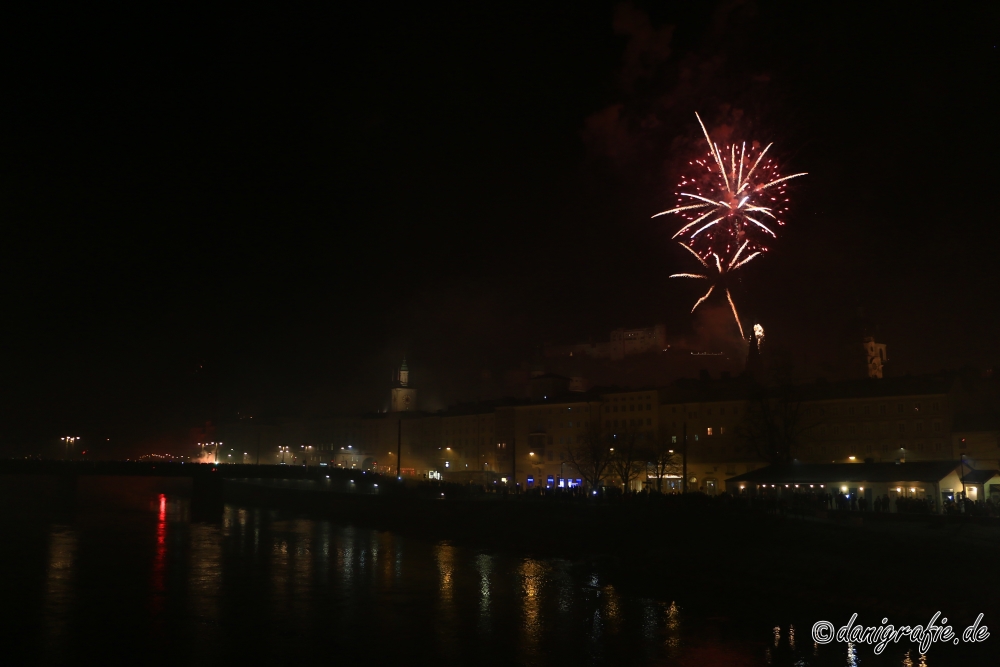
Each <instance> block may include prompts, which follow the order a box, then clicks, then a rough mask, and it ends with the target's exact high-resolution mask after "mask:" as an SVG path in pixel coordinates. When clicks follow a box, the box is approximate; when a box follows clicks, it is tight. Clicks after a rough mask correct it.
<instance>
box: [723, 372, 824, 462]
mask: <svg viewBox="0 0 1000 667" xmlns="http://www.w3.org/2000/svg"><path fill="white" fill-rule="evenodd" d="M804 417H805V415H804V411H803V409H802V403H801V402H800V401H799V400H798V397H797V396H796V395H795V392H794V388H793V387H792V386H791V385H789V384H783V385H780V386H776V387H763V386H760V385H754V386H753V387H752V388H751V391H750V398H749V400H748V401H747V407H746V411H745V414H744V417H743V421H742V423H741V424H740V425H739V426H738V427H737V429H736V433H737V435H739V436H740V437H741V438H743V440H745V441H746V442H747V443H748V444H749V445H750V446H751V447H752V448H753V449H754V450H755V451H756V452H757V455H758V456H760V457H761V458H762V459H764V460H765V461H767V462H768V463H790V462H791V461H792V458H793V454H794V452H795V451H796V449H797V447H798V446H799V445H800V444H801V441H802V438H803V436H804V434H805V433H806V431H808V430H809V429H811V428H812V427H813V424H812V423H809V422H808V421H807V420H806V419H805V418H804Z"/></svg>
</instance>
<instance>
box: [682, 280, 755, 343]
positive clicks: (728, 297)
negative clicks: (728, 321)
mask: <svg viewBox="0 0 1000 667" xmlns="http://www.w3.org/2000/svg"><path fill="white" fill-rule="evenodd" d="M708 291H709V293H711V291H712V290H708ZM705 296H708V295H707V294H706V295H705ZM726 298H727V299H729V305H730V306H731V307H732V309H733V317H735V318H736V326H738V327H739V328H740V338H743V339H745V338H746V336H744V335H743V325H742V324H740V314H739V313H737V312H736V304H735V303H733V295H732V294H730V293H729V288H728V287H727V288H726ZM691 312H692V313H693V312H694V311H693V310H692V311H691Z"/></svg>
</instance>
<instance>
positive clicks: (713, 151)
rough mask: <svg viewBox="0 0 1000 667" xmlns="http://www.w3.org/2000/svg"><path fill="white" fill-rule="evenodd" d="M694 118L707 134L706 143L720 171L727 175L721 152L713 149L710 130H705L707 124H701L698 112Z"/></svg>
mask: <svg viewBox="0 0 1000 667" xmlns="http://www.w3.org/2000/svg"><path fill="white" fill-rule="evenodd" d="M694 117H695V118H697V119H698V124H699V125H701V131H702V132H704V133H705V141H707V142H708V150H710V151H712V157H714V158H715V161H716V162H717V163H718V165H719V171H721V172H722V173H723V175H725V173H726V168H725V167H723V166H722V158H721V157H720V156H719V151H718V149H717V148H714V149H713V147H712V139H711V137H709V136H708V130H706V129H705V124H704V123H703V122H701V116H699V115H698V112H697V111H695V112H694ZM727 189H728V186H727Z"/></svg>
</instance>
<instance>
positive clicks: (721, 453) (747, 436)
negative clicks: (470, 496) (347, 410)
mask: <svg viewBox="0 0 1000 667" xmlns="http://www.w3.org/2000/svg"><path fill="white" fill-rule="evenodd" d="M530 382H531V390H530V391H529V397H528V398H524V399H503V400H495V401H487V402H481V403H470V404H461V405H456V406H454V407H452V408H450V409H448V410H443V411H439V412H435V413H425V412H420V411H418V410H416V409H415V406H416V392H415V390H414V388H413V387H412V386H411V385H410V383H409V373H408V370H407V368H406V365H405V362H404V364H403V367H402V368H401V369H400V373H399V376H398V382H397V385H398V386H396V387H394V388H393V390H392V394H393V395H392V401H391V405H392V409H391V410H389V411H387V412H381V413H374V414H366V415H358V416H345V417H338V418H332V419H324V420H309V421H298V422H288V423H283V424H279V425H271V426H260V425H251V424H250V423H247V422H239V423H236V424H232V425H228V426H225V427H223V431H224V432H223V433H222V434H220V438H219V439H220V440H224V441H225V442H226V443H227V445H226V447H225V450H224V451H227V452H228V453H226V454H224V455H223V457H222V458H221V459H220V460H222V461H226V460H230V461H233V460H241V461H248V462H254V461H259V462H260V463H275V462H285V463H294V464H302V463H308V464H313V465H321V464H325V465H333V466H340V467H345V468H356V469H369V470H375V471H379V472H384V473H390V474H396V473H397V471H398V473H399V474H400V475H403V476H406V477H410V478H417V479H444V480H451V481H464V482H474V483H482V484H507V485H519V486H520V488H522V489H527V488H534V487H556V488H558V487H565V486H574V485H576V484H578V483H580V482H581V480H582V479H583V477H584V476H583V475H581V474H580V472H579V471H577V470H575V469H574V468H573V466H572V464H571V463H570V459H571V456H570V454H571V450H572V449H573V448H576V447H580V446H581V445H582V443H583V442H584V439H585V438H586V437H587V435H588V432H590V433H592V432H593V431H594V429H597V430H599V431H601V432H603V433H605V434H607V435H608V436H609V437H611V436H614V435H615V434H621V433H625V432H629V433H633V434H637V435H638V437H639V438H640V439H644V440H647V441H649V442H654V441H657V440H659V441H660V442H669V444H670V446H672V448H673V449H674V450H675V456H676V462H677V465H676V467H675V469H674V470H672V471H671V473H670V475H669V476H668V478H667V480H666V481H667V488H668V489H677V490H679V489H681V488H682V487H683V486H684V477H685V475H684V474H683V471H684V470H686V481H687V485H686V486H687V489H688V490H697V491H702V492H705V493H707V494H716V493H721V492H724V491H726V490H727V481H728V480H732V479H735V478H737V476H741V475H745V474H747V473H750V472H753V471H756V470H759V469H761V468H763V467H765V466H767V465H769V464H770V463H774V462H775V461H776V460H781V461H793V462H797V463H802V464H821V463H822V464H833V463H840V464H849V463H854V464H862V463H865V462H867V463H893V464H896V463H899V464H904V463H914V462H955V461H960V462H962V465H963V466H965V467H966V469H968V470H982V471H989V470H995V469H998V468H1000V392H998V389H997V382H996V380H995V379H994V378H993V377H992V376H991V375H988V374H977V373H971V372H942V373H937V374H932V375H921V376H903V377H887V378H865V379H858V380H850V381H843V382H824V381H817V382H812V383H808V384H801V385H796V386H794V387H792V388H791V389H790V390H787V391H785V392H783V393H767V394H763V395H762V394H760V393H759V391H755V389H754V387H755V385H754V384H753V383H752V382H751V381H750V380H749V379H748V377H746V376H741V377H729V376H725V375H722V376H720V377H715V378H712V377H709V376H708V374H707V373H703V375H702V377H700V378H698V379H689V380H679V381H676V382H674V383H672V384H671V385H669V386H666V387H655V388H653V387H650V388H645V389H621V388H600V387H597V388H591V389H589V390H586V391H571V390H570V389H571V384H570V380H569V379H568V378H562V377H559V376H554V375H545V374H537V375H536V376H535V377H533V378H532V379H531V381H530ZM765 422H766V423H765ZM771 422H773V423H771ZM762 429H763V430H767V429H777V430H779V431H781V438H780V439H781V440H782V442H784V443H785V445H786V446H787V450H782V451H774V449H773V447H772V446H771V445H770V444H767V445H762V442H761V441H760V439H759V438H755V437H754V433H755V432H759V431H761V430H762ZM234 455H236V458H233V456H234ZM897 481H898V482H900V484H897V485H896V486H891V484H890V482H886V484H890V486H887V489H892V488H896V487H897V486H898V487H899V488H901V489H902V488H906V489H909V488H914V489H917V488H921V487H917V486H911V485H907V486H905V487H904V486H903V484H904V483H907V482H908V481H912V480H904V479H900V480H897ZM607 483H608V484H614V483H620V480H615V479H614V478H613V477H609V478H608V480H607ZM650 483H651V480H650V479H648V478H645V476H643V475H640V478H639V479H638V480H637V481H636V482H634V485H635V487H636V488H641V487H642V486H644V485H646V484H650ZM729 490H732V489H729ZM952 491H954V489H952ZM992 491H994V492H996V493H1000V484H998V485H997V488H996V489H993V490H992ZM990 492H991V489H990V487H989V486H986V487H983V488H982V489H981V490H980V493H981V494H983V496H986V495H988V494H989V493H990ZM914 493H917V491H914ZM904 495H905V494H904ZM935 499H937V497H935Z"/></svg>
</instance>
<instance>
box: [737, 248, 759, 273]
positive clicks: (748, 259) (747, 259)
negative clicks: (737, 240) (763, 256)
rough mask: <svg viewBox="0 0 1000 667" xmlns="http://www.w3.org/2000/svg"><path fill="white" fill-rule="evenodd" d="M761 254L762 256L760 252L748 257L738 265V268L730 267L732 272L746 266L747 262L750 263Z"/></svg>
mask: <svg viewBox="0 0 1000 667" xmlns="http://www.w3.org/2000/svg"><path fill="white" fill-rule="evenodd" d="M759 254H760V251H759V250H758V251H757V252H755V253H754V254H752V255H750V256H748V257H747V258H746V259H744V260H743V261H742V262H740V263H739V264H737V265H736V266H733V267H730V270H731V271H735V270H736V269H738V268H740V267H741V266H743V265H744V264H746V263H747V262H749V261H750V260H751V259H753V258H754V257H756V256H757V255H759Z"/></svg>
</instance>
